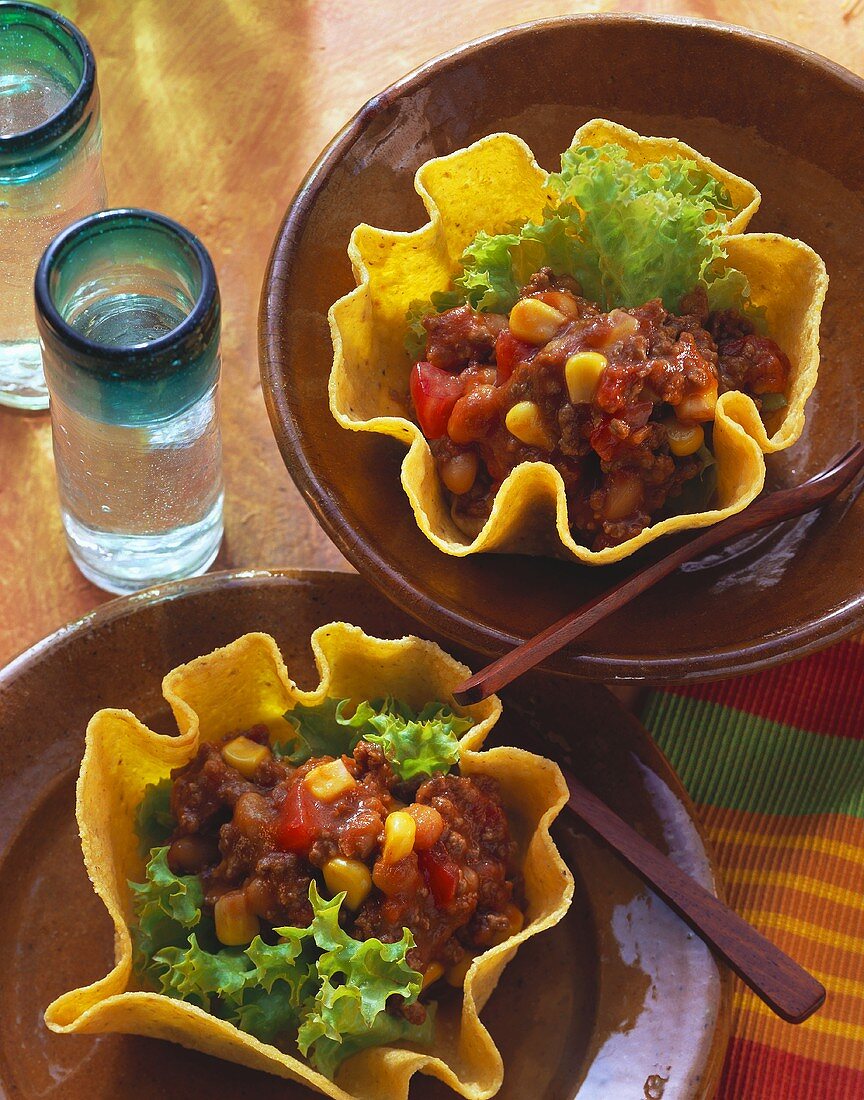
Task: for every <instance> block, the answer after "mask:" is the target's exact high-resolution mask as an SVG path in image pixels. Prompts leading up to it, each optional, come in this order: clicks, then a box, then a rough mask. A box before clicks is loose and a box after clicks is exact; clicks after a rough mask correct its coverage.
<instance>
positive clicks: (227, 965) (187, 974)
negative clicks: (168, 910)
mask: <svg viewBox="0 0 864 1100" xmlns="http://www.w3.org/2000/svg"><path fill="white" fill-rule="evenodd" d="M153 963H154V967H156V968H158V970H159V974H158V980H159V985H160V992H161V993H164V994H165V996H166V997H174V998H176V999H177V1000H180V1001H189V1002H190V1004H194V1005H198V1007H199V1008H203V1009H205V1010H206V1011H207V1012H211V1011H212V1010H213V999H214V998H215V997H220V998H223V999H224V1000H226V1001H229V1002H230V1001H231V1000H233V999H235V998H237V996H238V994H240V993H241V992H242V990H243V989H244V988H245V987H246V984H247V982H248V980H249V977H250V975H251V974H252V972H253V971H254V969H255V964H254V963H253V962H252V960H251V959H250V958H249V957H248V956H247V954H246V952H245V951H238V950H232V949H231V948H224V949H223V950H221V951H215V952H212V951H205V950H203V949H202V948H201V947H199V945H198V939H197V937H196V936H195V933H194V932H193V933H192V934H191V935H190V936H189V937H188V940H187V943H186V946H185V947H164V948H163V949H162V950H161V951H159V952H157V953H156V955H155V956H154V958H153Z"/></svg>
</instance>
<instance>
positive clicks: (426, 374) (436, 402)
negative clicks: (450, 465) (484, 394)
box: [411, 360, 465, 439]
mask: <svg viewBox="0 0 864 1100" xmlns="http://www.w3.org/2000/svg"><path fill="white" fill-rule="evenodd" d="M464 388H465V383H464V382H463V381H462V378H461V377H460V376H459V375H458V374H449V373H448V372H447V371H446V370H442V369H441V368H440V367H434V366H433V365H432V364H431V363H426V362H424V361H423V360H421V361H420V362H419V363H415V364H414V366H413V368H412V369H411V400H412V401H413V402H414V409H415V411H416V412H417V420H418V421H419V423H420V427H421V429H422V430H423V434H424V435H425V436H426V438H427V439H440V437H441V436H442V435H444V433H445V432H446V431H447V421H448V420H449V419H450V413H451V412H452V411H453V406H454V405H455V404H456V402H457V401H458V400H459V398H460V397H461V395H462V391H463V390H464Z"/></svg>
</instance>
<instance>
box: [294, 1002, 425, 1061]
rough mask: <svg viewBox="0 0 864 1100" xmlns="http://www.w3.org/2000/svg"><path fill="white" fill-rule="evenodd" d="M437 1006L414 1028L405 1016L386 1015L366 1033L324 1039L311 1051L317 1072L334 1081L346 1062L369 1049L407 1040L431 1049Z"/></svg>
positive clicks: (382, 1014) (310, 1056) (323, 1036)
mask: <svg viewBox="0 0 864 1100" xmlns="http://www.w3.org/2000/svg"><path fill="white" fill-rule="evenodd" d="M436 1008H437V1006H436V1005H435V1004H430V1005H427V1006H426V1019H425V1020H424V1022H423V1023H422V1024H411V1023H409V1022H408V1021H407V1020H406V1019H405V1017H404V1016H391V1015H390V1013H389V1012H382V1013H381V1014H380V1015H379V1016H378V1017H377V1018H376V1020H375V1023H374V1024H372V1026H371V1027H369V1028H367V1029H366V1031H363V1032H358V1033H354V1034H345V1035H343V1036H342V1037H341V1039H340V1040H336V1039H330V1038H328V1037H327V1036H326V1035H322V1036H320V1038H318V1039H316V1040H315V1042H314V1046H312V1047H311V1048H310V1053H309V1058H310V1060H311V1061H312V1062H313V1063H314V1065H315V1067H316V1069H318V1070H319V1071H320V1072H321V1073H323V1074H324V1075H325V1076H326V1077H330V1078H333V1077H335V1076H336V1071H337V1070H338V1068H339V1066H340V1065H341V1064H342V1062H344V1061H345V1059H346V1058H350V1057H351V1055H352V1054H357V1053H359V1052H360V1051H361V1050H368V1048H369V1047H381V1046H386V1045H387V1044H389V1043H398V1042H400V1041H402V1040H407V1041H408V1042H410V1043H413V1044H414V1045H415V1046H424V1047H428V1046H430V1045H431V1043H432V1040H433V1039H434V1038H435V1010H436Z"/></svg>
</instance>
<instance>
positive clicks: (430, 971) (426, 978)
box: [423, 962, 444, 989]
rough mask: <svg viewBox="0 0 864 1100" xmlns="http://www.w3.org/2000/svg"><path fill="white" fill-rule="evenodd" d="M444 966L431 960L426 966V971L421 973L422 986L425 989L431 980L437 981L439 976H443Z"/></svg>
mask: <svg viewBox="0 0 864 1100" xmlns="http://www.w3.org/2000/svg"><path fill="white" fill-rule="evenodd" d="M443 974H444V967H443V966H442V965H441V963H438V962H431V963H429V965H428V966H427V967H426V973H425V974H424V975H423V988H424V989H426V988H427V987H428V986H430V985H431V984H432V983H433V982H437V981H438V979H439V978H440V977H443Z"/></svg>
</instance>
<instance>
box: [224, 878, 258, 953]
mask: <svg viewBox="0 0 864 1100" xmlns="http://www.w3.org/2000/svg"><path fill="white" fill-rule="evenodd" d="M213 918H214V920H215V923H216V938H217V939H218V940H219V942H220V943H224V944H225V946H226V947H241V946H244V945H245V944H247V943H251V942H252V941H253V940H254V939H255V937H256V936H257V935H258V933H259V931H260V926H259V924H258V918H257V917H256V916H255V914H254V913H253V912H251V910H250V909H249V906H248V905H247V904H246V895H245V894H244V893H243V891H242V890H232V891H231V893H230V894H223V895H222V897H221V898H219V899H218V901H217V902H216V904H215V905H214V906H213Z"/></svg>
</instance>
